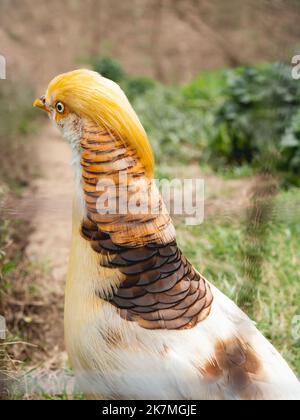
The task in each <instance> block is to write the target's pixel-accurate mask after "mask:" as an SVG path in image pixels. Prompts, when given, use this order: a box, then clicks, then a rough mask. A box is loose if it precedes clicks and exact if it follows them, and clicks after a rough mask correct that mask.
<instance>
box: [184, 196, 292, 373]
mask: <svg viewBox="0 0 300 420" xmlns="http://www.w3.org/2000/svg"><path fill="white" fill-rule="evenodd" d="M299 208H300V189H296V188H295V189H293V190H290V191H288V192H281V193H280V194H279V195H278V197H277V198H276V201H275V211H274V218H273V220H272V221H270V222H269V223H268V228H267V229H268V234H267V235H266V237H265V239H264V241H265V243H264V250H265V251H264V253H263V258H262V270H261V271H262V272H261V276H260V277H259V276H258V279H257V281H255V285H253V288H254V290H253V293H254V299H253V300H252V303H253V307H251V308H249V307H248V308H247V306H246V307H245V308H244V309H245V310H246V312H248V314H249V315H250V316H251V317H252V318H253V319H254V320H255V321H256V322H257V324H258V328H259V329H260V330H261V331H262V332H263V334H264V335H265V336H266V337H267V338H268V339H269V340H271V342H272V343H273V344H274V345H275V346H276V348H278V349H279V351H281V353H282V354H283V356H284V357H285V358H286V359H287V360H288V362H289V363H290V364H291V365H292V366H293V368H294V369H295V371H296V372H297V373H298V375H300V341H298V342H297V341H296V340H295V339H294V338H293V334H292V322H293V318H294V317H295V316H297V315H300V300H299V296H300V281H299V279H300V265H299V255H300V241H299V237H300V225H299ZM178 239H179V244H180V246H181V248H182V249H183V250H184V252H185V254H186V256H187V257H188V258H189V259H190V260H191V262H192V263H193V264H194V265H195V266H196V267H197V269H199V270H200V271H201V272H202V273H203V274H204V275H205V276H206V277H207V278H208V280H210V281H212V282H213V283H214V284H215V285H216V286H217V287H219V288H220V290H222V291H223V292H224V293H225V294H226V295H227V296H229V297H230V298H231V299H233V300H234V301H236V302H239V299H240V294H241V293H242V291H243V287H245V286H247V287H248V286H249V284H247V281H249V280H247V279H246V275H245V272H246V267H247V265H246V264H245V248H247V246H248V245H249V244H248V242H249V237H248V236H247V230H246V222H245V220H244V219H242V218H241V219H240V220H238V219H237V218H232V220H226V221H224V220H219V221H218V220H215V218H214V219H213V220H210V219H209V220H206V221H205V222H204V223H203V224H202V225H200V226H197V227H188V226H185V225H183V224H181V225H180V226H179V227H178ZM250 287H251V285H250Z"/></svg>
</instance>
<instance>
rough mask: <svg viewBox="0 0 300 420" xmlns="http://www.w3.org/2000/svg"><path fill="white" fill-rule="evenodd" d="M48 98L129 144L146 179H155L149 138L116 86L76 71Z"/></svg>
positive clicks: (51, 90)
mask: <svg viewBox="0 0 300 420" xmlns="http://www.w3.org/2000/svg"><path fill="white" fill-rule="evenodd" d="M46 97H47V98H48V99H49V100H50V102H52V100H53V98H55V99H56V101H62V102H64V103H66V104H67V105H68V106H69V107H70V110H71V111H72V112H74V113H76V114H77V115H79V116H80V117H85V118H87V119H89V120H91V121H93V122H94V123H95V124H96V125H97V126H98V127H102V128H103V129H105V130H106V131H107V132H113V133H114V136H116V137H118V138H119V139H120V140H121V141H122V140H123V141H127V142H128V143H129V145H130V146H131V148H132V149H134V150H135V151H136V152H137V155H138V157H139V159H140V160H141V163H142V164H143V166H144V168H145V174H146V176H148V177H150V178H151V177H152V176H153V169H154V158H153V152H152V149H151V146H150V143H149V140H148V137H147V134H146V132H145V130H144V128H143V126H142V124H141V123H140V121H139V118H138V116H137V115H136V113H135V111H134V110H133V108H132V106H131V105H130V103H129V101H128V99H127V97H126V95H125V94H124V93H123V91H122V89H121V88H120V87H119V86H118V85H117V84H116V83H114V82H113V81H111V80H109V79H106V78H105V77H102V76H100V74H98V73H96V72H93V71H90V70H75V71H72V72H69V73H65V74H62V75H59V76H58V77H56V78H55V79H53V81H52V82H51V83H50V85H49V87H48V91H47V94H46ZM51 99H52V100H51Z"/></svg>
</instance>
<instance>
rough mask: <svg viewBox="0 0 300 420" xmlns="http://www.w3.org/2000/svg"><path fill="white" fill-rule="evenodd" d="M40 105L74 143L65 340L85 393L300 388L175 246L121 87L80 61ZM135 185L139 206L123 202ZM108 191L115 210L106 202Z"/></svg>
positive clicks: (163, 394)
mask: <svg viewBox="0 0 300 420" xmlns="http://www.w3.org/2000/svg"><path fill="white" fill-rule="evenodd" d="M34 105H35V106H37V107H39V108H42V109H44V110H46V111H47V112H48V114H49V117H50V119H52V120H53V121H54V123H55V124H56V125H57V127H58V128H59V129H60V131H61V133H62V135H63V137H64V138H65V139H66V140H67V141H68V142H69V143H70V145H71V147H72V150H73V156H74V159H73V166H74V171H75V196H74V209H73V235H72V247H71V254H70V262H69V271H68V278H67V286H66V299H65V341H66V348H67V351H68V354H69V358H70V362H71V365H72V366H73V368H74V371H75V374H76V377H77V380H78V383H79V384H80V386H81V388H82V390H83V392H84V393H86V394H87V395H89V396H92V397H94V398H104V399H202V400H206V399H207V400H208V399H214V400H215V399H237V400H244V399H300V385H299V382H298V380H297V378H296V376H295V375H294V374H293V372H292V371H291V370H290V368H289V367H288V365H287V364H286V362H285V361H284V360H283V359H282V357H281V356H280V355H279V353H278V352H277V351H276V350H275V349H274V348H273V347H272V345H271V344H270V343H269V342H268V341H267V340H266V339H265V338H264V337H263V336H262V335H261V334H260V333H259V332H258V330H257V329H256V328H255V326H254V324H253V323H252V321H250V320H249V318H248V317H247V316H246V315H245V314H244V313H243V312H242V311H241V310H240V309H239V308H238V307H237V306H236V305H235V304H234V303H233V302H231V301H230V300H229V299H228V298H226V297H225V296H224V295H223V294H222V293H221V292H220V291H219V290H218V289H216V288H215V287H214V286H213V285H212V284H210V283H209V282H208V281H207V280H206V279H205V278H204V277H203V276H202V275H201V274H200V273H198V272H197V271H196V270H195V269H194V268H193V266H192V265H191V264H190V263H189V261H188V260H187V259H186V258H185V257H184V256H183V254H182V253H181V251H180V249H179V248H178V247H177V244H176V234H175V230H174V227H173V224H172V221H171V219H170V216H169V214H168V213H167V211H166V209H165V206H164V203H163V201H162V199H161V197H160V195H159V192H158V190H157V188H156V186H155V183H154V180H153V166H154V159H153V154H152V150H151V146H150V144H149V141H148V138H147V135H146V133H145V131H144V129H143V127H142V125H141V123H140V121H139V119H138V117H137V115H136V114H135V112H134V110H133V108H132V107H131V105H130V104H129V102H128V100H127V98H126V96H125V94H124V93H123V91H122V90H121V89H120V87H119V86H118V85H117V84H115V83H114V82H112V81H111V80H108V79H106V78H104V77H102V76H101V75H99V74H98V73H95V72H92V71H90V70H76V71H73V72H70V73H66V74H62V75H59V76H57V77H56V78H55V79H54V80H52V81H51V82H50V84H49V86H48V89H47V91H46V94H45V96H43V97H41V98H40V99H37V100H36V101H35V103H34ZM137 192H138V194H139V203H138V206H143V207H144V209H143V211H142V212H140V213H139V212H133V213H132V212H130V211H124V209H126V210H128V208H129V206H128V204H129V203H130V201H131V200H132V198H133V197H134V196H135V194H137ZM149 198H151V199H149ZM110 200H112V202H114V203H115V207H116V208H115V210H116V211H115V212H108V211H107V202H108V201H110ZM150 202H151V206H150V204H149V203H150Z"/></svg>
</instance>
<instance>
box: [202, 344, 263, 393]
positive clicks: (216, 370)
mask: <svg viewBox="0 0 300 420" xmlns="http://www.w3.org/2000/svg"><path fill="white" fill-rule="evenodd" d="M199 370H200V372H201V375H203V376H204V378H206V379H207V380H209V381H218V380H219V379H220V378H226V380H227V381H228V385H229V388H228V389H229V390H230V392H232V393H233V394H234V395H237V396H238V397H239V398H241V399H245V400H256V399H260V398H261V393H260V391H259V389H258V387H257V386H256V385H255V382H254V379H255V378H258V377H259V376H262V365H261V363H260V361H259V358H258V355H257V354H256V353H255V351H254V349H253V348H252V347H251V346H250V345H249V344H248V343H245V342H243V341H242V340H240V339H238V338H233V339H231V340H228V341H226V342H224V341H218V343H217V344H216V346H215V355H214V358H213V359H212V360H210V361H207V363H206V364H205V366H204V368H200V369H199Z"/></svg>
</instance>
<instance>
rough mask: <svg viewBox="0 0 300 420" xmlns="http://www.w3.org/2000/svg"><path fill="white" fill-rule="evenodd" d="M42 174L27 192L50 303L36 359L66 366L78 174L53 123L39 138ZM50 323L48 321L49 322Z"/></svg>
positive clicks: (33, 251)
mask: <svg viewBox="0 0 300 420" xmlns="http://www.w3.org/2000/svg"><path fill="white" fill-rule="evenodd" d="M34 146H35V149H36V153H37V159H38V162H37V176H36V179H35V180H34V181H33V183H32V188H31V189H30V191H29V192H28V193H27V195H26V202H27V203H29V205H30V206H33V207H34V213H33V219H32V227H33V231H32V233H31V235H30V237H29V238H28V244H29V245H28V246H27V249H26V254H27V257H28V259H29V262H30V265H31V266H32V267H33V269H35V270H38V272H39V273H40V275H38V276H36V278H35V285H34V286H35V288H36V290H38V293H37V294H38V300H41V301H42V302H44V305H45V306H44V308H43V310H44V312H45V313H44V315H43V314H40V316H41V321H42V323H43V325H42V327H41V334H40V336H38V337H37V341H38V343H36V344H38V346H39V347H40V349H41V348H42V350H43V351H42V352H41V351H37V352H35V355H36V356H35V357H34V358H33V363H35V362H42V365H43V367H45V365H46V367H47V368H53V367H59V366H62V365H64V363H65V360H66V355H65V352H64V343H63V341H64V340H63V298H64V284H65V277H66V271H67V262H68V253H69V247H70V239H71V216H72V214H71V207H72V190H73V178H72V171H71V166H70V161H71V152H70V149H69V147H68V145H67V143H65V142H64V141H63V140H62V139H61V138H60V135H59V133H58V132H57V131H56V129H55V128H54V127H53V126H52V125H51V124H50V123H47V124H46V125H45V127H44V128H43V129H42V131H41V132H40V133H39V135H38V136H37V138H36V139H34ZM44 324H46V325H44Z"/></svg>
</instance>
